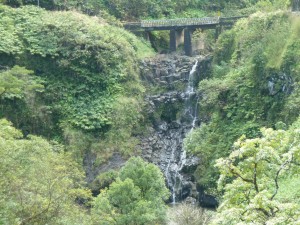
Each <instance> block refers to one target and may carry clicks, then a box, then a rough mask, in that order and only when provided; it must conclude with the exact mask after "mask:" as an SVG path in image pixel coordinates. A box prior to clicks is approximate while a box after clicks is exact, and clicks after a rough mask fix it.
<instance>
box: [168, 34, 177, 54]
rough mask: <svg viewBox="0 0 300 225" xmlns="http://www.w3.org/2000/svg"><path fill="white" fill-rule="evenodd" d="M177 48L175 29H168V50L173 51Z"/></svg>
mask: <svg viewBox="0 0 300 225" xmlns="http://www.w3.org/2000/svg"><path fill="white" fill-rule="evenodd" d="M176 48H177V44H176V30H174V29H173V30H170V51H171V52H175V51H176Z"/></svg>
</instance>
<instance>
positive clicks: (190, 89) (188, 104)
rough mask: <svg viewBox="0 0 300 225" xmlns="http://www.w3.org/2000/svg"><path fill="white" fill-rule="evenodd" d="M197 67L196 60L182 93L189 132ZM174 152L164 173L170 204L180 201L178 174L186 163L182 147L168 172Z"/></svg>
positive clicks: (194, 114) (193, 116) (192, 123)
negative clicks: (170, 196)
mask: <svg viewBox="0 0 300 225" xmlns="http://www.w3.org/2000/svg"><path fill="white" fill-rule="evenodd" d="M197 66H198V60H196V62H195V64H194V65H193V67H192V69H191V70H190V72H189V77H188V85H187V88H186V90H185V92H184V99H185V104H184V107H185V108H184V117H185V118H186V120H187V127H188V131H187V132H190V131H191V130H192V129H194V127H195V126H196V121H197V110H198V109H197V101H198V98H196V101H195V97H196V92H195V90H194V88H195V87H194V86H195V79H194V74H195V73H196V70H197ZM176 150H178V149H177V148H175V147H174V148H173V149H172V151H171V157H170V160H169V162H168V166H167V169H166V171H165V176H166V178H167V184H168V186H169V188H170V190H171V192H172V204H175V203H176V200H177V199H181V197H182V196H181V192H182V188H183V175H182V174H181V173H180V172H181V170H182V169H183V167H184V165H185V163H186V159H187V156H186V151H185V150H183V147H182V146H181V148H179V150H180V157H179V160H178V161H177V162H176V161H175V163H173V165H172V170H173V171H170V166H171V163H172V162H174V159H175V158H176ZM177 154H178V153H177Z"/></svg>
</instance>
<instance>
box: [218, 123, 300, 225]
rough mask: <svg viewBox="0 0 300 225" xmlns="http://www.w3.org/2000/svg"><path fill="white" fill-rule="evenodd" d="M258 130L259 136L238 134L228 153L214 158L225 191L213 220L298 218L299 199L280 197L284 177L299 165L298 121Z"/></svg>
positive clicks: (279, 221)
mask: <svg viewBox="0 0 300 225" xmlns="http://www.w3.org/2000/svg"><path fill="white" fill-rule="evenodd" d="M261 133H262V137H261V138H255V139H245V136H243V137H241V138H240V139H239V140H238V141H237V142H235V144H234V149H233V151H232V152H231V153H230V155H229V156H228V157H226V158H220V159H218V160H217V164H216V166H217V167H218V169H219V170H220V173H221V176H220V179H219V182H218V184H219V188H222V189H224V191H225V193H224V195H223V201H222V204H221V205H220V207H219V209H218V214H217V215H216V219H215V221H214V223H213V224H249V223H258V224H282V223H285V224H294V223H295V221H299V219H300V214H299V211H298V209H299V204H298V202H299V199H297V198H296V196H293V197H292V198H290V199H288V201H286V200H284V197H283V196H284V193H286V192H285V190H284V189H285V184H284V183H283V182H284V180H286V179H287V178H288V176H292V175H293V174H297V173H299V169H300V167H299V160H300V158H299V153H300V148H299V122H298V123H297V124H295V126H294V127H292V128H290V129H289V130H288V131H283V130H277V131H275V130H272V129H266V128H264V129H262V130H261ZM287 175H288V176H287ZM282 179H283V180H282ZM278 193H281V194H280V195H281V196H280V195H279V196H280V197H279V198H277V194H278ZM295 224H296V223H295Z"/></svg>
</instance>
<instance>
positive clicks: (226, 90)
mask: <svg viewBox="0 0 300 225" xmlns="http://www.w3.org/2000/svg"><path fill="white" fill-rule="evenodd" d="M298 34H299V18H295V17H293V16H290V15H289V14H286V13H283V12H275V13H269V14H262V13H257V14H254V15H252V16H251V17H249V18H248V19H242V20H239V21H238V22H237V24H236V25H235V26H234V27H233V29H232V30H229V31H227V32H224V33H223V34H222V35H221V36H220V38H219V39H218V41H217V43H216V46H215V52H214V61H213V73H212V77H211V78H210V79H205V80H202V81H201V82H200V83H199V92H200V94H201V95H202V100H201V101H200V117H201V118H205V119H207V121H209V122H208V123H207V125H203V126H202V127H200V128H199V129H195V131H194V134H191V135H189V137H188V138H187V140H186V148H187V150H188V151H189V152H192V153H193V154H198V155H199V156H200V158H203V159H204V160H203V162H204V163H203V165H201V166H199V168H198V170H197V173H196V177H197V178H198V182H199V183H200V184H201V185H204V186H211V184H212V181H213V180H216V177H217V174H218V173H217V171H216V170H215V168H213V167H212V163H208V162H214V161H215V160H216V159H218V158H219V157H225V156H227V155H228V154H229V153H230V148H231V146H232V144H233V141H234V140H236V139H237V138H238V137H240V136H241V135H246V137H247V138H255V137H259V136H260V135H261V133H260V131H259V128H260V127H263V126H266V127H275V125H276V123H277V122H278V121H282V122H283V123H286V124H288V125H289V124H291V123H292V122H293V121H295V119H296V118H297V117H298V115H299V113H298V106H299V104H298V102H299V99H298V97H297V96H298V95H299V93H298V87H297V86H298V85H297V83H298V82H299V81H298V80H299V75H300V73H299V72H300V71H299V70H298V65H299V57H298V54H299V52H300V48H298V44H297V43H298V38H296V36H297V37H299V36H298ZM203 137H204V138H203Z"/></svg>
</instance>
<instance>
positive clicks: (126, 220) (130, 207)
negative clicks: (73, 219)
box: [92, 157, 169, 225]
mask: <svg viewBox="0 0 300 225" xmlns="http://www.w3.org/2000/svg"><path fill="white" fill-rule="evenodd" d="M168 195H169V192H168V189H167V188H166V186H165V181H164V178H163V175H162V173H161V171H160V170H159V168H158V167H156V166H155V165H154V164H151V163H147V162H145V161H143V160H142V159H141V158H139V157H133V158H131V159H129V160H128V162H127V163H126V164H125V166H124V167H123V168H122V170H121V171H120V174H119V178H118V179H117V180H116V181H115V182H113V183H112V184H111V185H110V186H109V188H108V189H104V190H101V193H100V195H98V196H97V197H96V198H95V201H94V206H93V209H92V215H93V219H94V224H101V225H102V224H103V225H106V224H118V225H124V224H139V225H140V224H155V223H162V222H163V221H164V220H165V214H166V206H165V203H164V201H163V200H164V199H167V198H168Z"/></svg>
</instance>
